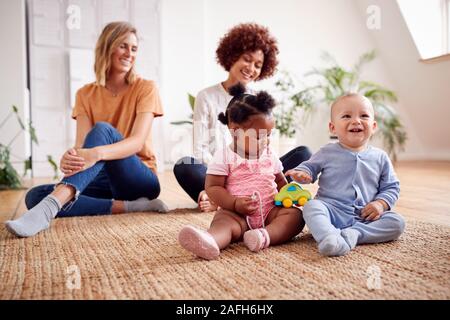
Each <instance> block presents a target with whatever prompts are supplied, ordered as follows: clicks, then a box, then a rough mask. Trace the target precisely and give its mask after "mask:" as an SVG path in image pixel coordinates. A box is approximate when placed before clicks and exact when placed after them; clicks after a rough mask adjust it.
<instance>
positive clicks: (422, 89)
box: [357, 0, 450, 160]
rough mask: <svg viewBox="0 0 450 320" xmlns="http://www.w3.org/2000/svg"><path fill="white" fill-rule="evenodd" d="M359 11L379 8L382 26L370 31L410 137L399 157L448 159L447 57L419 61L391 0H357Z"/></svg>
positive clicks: (449, 67) (449, 93) (449, 68)
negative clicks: (390, 80) (396, 96)
mask: <svg viewBox="0 0 450 320" xmlns="http://www.w3.org/2000/svg"><path fill="white" fill-rule="evenodd" d="M357 4H358V8H359V12H360V14H363V12H365V8H366V7H367V6H368V5H370V4H372V5H377V6H379V7H380V9H381V29H380V30H377V31H372V32H369V35H370V36H371V38H372V39H373V40H374V43H375V44H376V46H377V49H378V51H379V52H380V56H381V58H382V59H383V62H384V63H385V65H386V67H387V68H388V70H389V74H390V76H391V78H392V80H393V81H394V83H395V88H396V90H397V93H398V96H399V104H398V108H399V110H400V111H401V115H402V118H403V119H404V120H405V123H406V125H407V130H408V135H409V138H410V139H409V140H408V144H407V146H406V150H405V153H404V154H402V155H401V157H400V159H436V160H450V139H449V137H450V125H449V120H448V119H450V89H449V88H450V60H448V59H447V60H446V61H440V62H435V63H430V64H427V63H424V62H420V61H419V59H420V56H419V52H418V51H417V49H416V47H415V45H414V42H413V39H412V37H411V34H410V33H409V31H408V29H407V27H406V23H405V22H404V19H403V17H402V15H401V13H400V10H399V8H398V5H397V2H396V1H392V0H359V1H357Z"/></svg>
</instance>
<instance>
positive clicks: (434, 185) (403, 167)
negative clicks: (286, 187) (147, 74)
mask: <svg viewBox="0 0 450 320" xmlns="http://www.w3.org/2000/svg"><path fill="white" fill-rule="evenodd" d="M396 172H397V175H398V177H399V179H400V186H401V193H400V199H399V201H398V202H397V206H396V211H397V212H399V213H400V214H402V215H404V216H405V217H407V218H411V219H415V220H420V221H425V222H431V223H435V224H440V225H446V226H450V162H399V163H397V165H396ZM160 181H161V188H162V191H161V196H160V199H162V200H163V201H165V202H166V203H167V204H168V206H169V208H170V209H177V208H195V206H196V205H195V203H194V202H193V201H192V200H191V199H190V198H189V197H188V196H187V194H186V193H185V192H184V191H183V190H182V189H181V188H180V186H179V185H178V183H177V181H176V179H175V177H174V176H173V174H172V172H171V171H166V172H164V173H162V174H160ZM48 182H49V179H35V180H33V181H27V182H26V183H25V185H26V186H28V187H29V186H32V185H38V184H42V183H48ZM306 188H307V189H309V190H310V191H312V192H313V193H315V191H316V190H317V185H312V186H306ZM25 193H26V189H23V190H11V191H0V222H3V221H5V220H8V219H13V218H17V217H19V216H20V215H21V214H22V213H23V212H24V211H25V204H24V197H25Z"/></svg>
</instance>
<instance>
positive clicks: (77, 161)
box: [59, 148, 85, 176]
mask: <svg viewBox="0 0 450 320" xmlns="http://www.w3.org/2000/svg"><path fill="white" fill-rule="evenodd" d="M84 165H85V161H84V159H83V157H81V156H79V155H78V154H77V151H76V150H75V149H74V148H71V149H69V150H67V151H66V152H65V153H64V154H63V156H62V157H61V161H60V162H59V168H60V170H61V172H62V173H64V175H65V176H70V175H73V174H75V173H77V172H79V171H81V170H82V169H83V167H84Z"/></svg>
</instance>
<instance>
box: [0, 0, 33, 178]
mask: <svg viewBox="0 0 450 320" xmlns="http://www.w3.org/2000/svg"><path fill="white" fill-rule="evenodd" d="M0 12H2V15H1V19H0V41H1V43H2V49H1V50H0V70H1V72H0V88H1V89H0V90H1V91H0V122H2V121H3V119H5V117H6V116H7V115H8V114H9V112H10V110H11V106H12V105H15V106H17V108H18V109H19V114H20V116H21V117H22V120H24V121H26V120H27V119H28V114H29V108H28V97H27V92H26V90H25V88H26V67H27V66H26V46H25V0H14V1H7V0H1V1H0ZM4 13H7V14H4ZM18 132H20V127H19V125H18V123H17V121H16V119H14V117H12V118H10V119H9V120H8V122H7V123H6V125H5V126H3V127H2V128H1V129H0V142H1V143H3V144H7V143H9V142H10V141H11V139H12V138H13V137H14V136H15V135H16V134H17V133H18ZM27 138H28V137H27V136H26V135H24V134H23V133H21V134H20V136H19V138H18V139H17V140H15V142H14V143H13V145H12V153H13V156H12V157H11V160H12V161H14V162H18V163H16V164H15V167H16V168H17V169H18V170H19V172H22V171H23V160H24V159H25V158H26V157H27V156H28V155H29V153H30V150H29V149H30V146H29V139H27Z"/></svg>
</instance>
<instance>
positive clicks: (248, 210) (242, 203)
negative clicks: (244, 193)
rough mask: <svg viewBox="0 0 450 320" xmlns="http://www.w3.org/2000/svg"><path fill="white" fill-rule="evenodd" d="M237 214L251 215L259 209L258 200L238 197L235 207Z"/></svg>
mask: <svg viewBox="0 0 450 320" xmlns="http://www.w3.org/2000/svg"><path fill="white" fill-rule="evenodd" d="M234 208H235V210H236V212H238V213H240V214H244V215H247V216H248V215H251V214H253V213H254V212H255V210H256V209H258V200H256V199H252V198H251V197H238V198H237V199H236V203H235V205H234Z"/></svg>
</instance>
